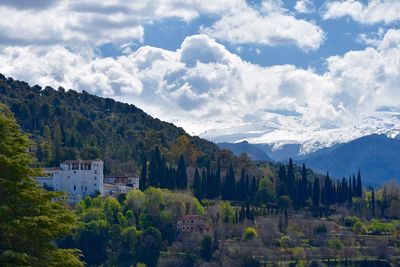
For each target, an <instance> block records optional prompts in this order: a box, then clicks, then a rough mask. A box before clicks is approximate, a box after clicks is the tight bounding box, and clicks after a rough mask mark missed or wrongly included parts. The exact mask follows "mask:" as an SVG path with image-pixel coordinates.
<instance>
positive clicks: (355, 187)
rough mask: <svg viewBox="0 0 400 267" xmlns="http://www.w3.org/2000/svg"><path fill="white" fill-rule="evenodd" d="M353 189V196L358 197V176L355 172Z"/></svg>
mask: <svg viewBox="0 0 400 267" xmlns="http://www.w3.org/2000/svg"><path fill="white" fill-rule="evenodd" d="M352 189H353V196H354V197H358V193H357V182H356V176H355V175H354V174H353V184H352Z"/></svg>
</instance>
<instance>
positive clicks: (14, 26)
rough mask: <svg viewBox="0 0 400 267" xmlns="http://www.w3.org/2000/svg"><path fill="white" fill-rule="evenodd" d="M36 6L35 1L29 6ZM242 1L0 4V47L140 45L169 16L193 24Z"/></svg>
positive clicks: (86, 0) (118, 0)
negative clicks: (148, 30) (147, 27)
mask: <svg viewBox="0 0 400 267" xmlns="http://www.w3.org/2000/svg"><path fill="white" fill-rule="evenodd" d="M31 2H35V3H31ZM244 4H245V2H244V0H221V1H213V2H212V3H211V2H208V1H207V2H206V1H201V0H187V1H182V0H171V1H164V0H145V1H123V0H104V1H97V0H84V1H74V0H67V1H48V0H40V1H20V0H18V1H9V0H5V1H0V16H1V17H2V18H7V19H2V20H0V45H10V44H11V45H20V46H24V45H45V46H46V45H55V44H60V45H64V46H69V47H79V46H81V45H89V46H98V45H101V44H105V43H114V44H117V45H121V44H126V43H129V42H140V41H142V40H143V37H144V34H145V33H144V28H143V26H144V25H145V24H148V23H152V22H154V21H159V20H162V19H165V18H171V17H174V18H178V19H180V20H182V21H190V20H193V19H194V18H197V17H198V16H200V14H213V15H218V14H220V13H225V12H227V11H228V10H231V9H233V8H236V6H237V5H244Z"/></svg>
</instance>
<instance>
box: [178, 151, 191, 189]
mask: <svg viewBox="0 0 400 267" xmlns="http://www.w3.org/2000/svg"><path fill="white" fill-rule="evenodd" d="M177 175H178V179H179V188H180V189H187V185H188V179H187V173H186V164H185V159H184V158H183V155H181V157H180V158H179V163H178V169H177Z"/></svg>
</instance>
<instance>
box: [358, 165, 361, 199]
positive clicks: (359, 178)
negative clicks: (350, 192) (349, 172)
mask: <svg viewBox="0 0 400 267" xmlns="http://www.w3.org/2000/svg"><path fill="white" fill-rule="evenodd" d="M357 197H362V183H361V172H360V170H359V171H358V174H357Z"/></svg>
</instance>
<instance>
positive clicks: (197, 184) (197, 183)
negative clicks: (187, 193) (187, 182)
mask: <svg viewBox="0 0 400 267" xmlns="http://www.w3.org/2000/svg"><path fill="white" fill-rule="evenodd" d="M201 187H202V186H201V178H200V173H199V170H198V169H197V168H196V170H195V172H194V178H193V194H194V196H195V197H196V198H197V199H202V196H203V193H202V191H201Z"/></svg>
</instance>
